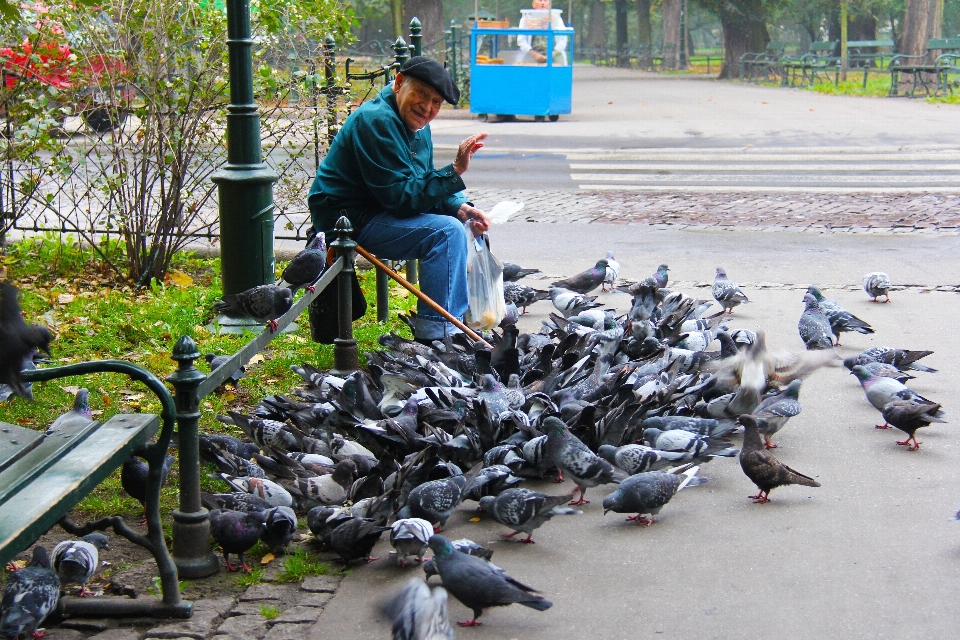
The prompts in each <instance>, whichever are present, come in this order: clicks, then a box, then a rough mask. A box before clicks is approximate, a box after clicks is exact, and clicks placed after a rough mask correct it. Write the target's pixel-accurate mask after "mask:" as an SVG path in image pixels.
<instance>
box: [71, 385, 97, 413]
mask: <svg viewBox="0 0 960 640" xmlns="http://www.w3.org/2000/svg"><path fill="white" fill-rule="evenodd" d="M73 410H74V411H76V412H77V413H82V414H83V415H85V416H87V417H92V416H93V413H92V412H91V411H90V392H89V391H87V390H86V389H80V390H79V391H77V395H76V397H75V398H74V399H73Z"/></svg>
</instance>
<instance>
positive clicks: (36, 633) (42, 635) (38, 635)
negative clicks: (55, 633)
mask: <svg viewBox="0 0 960 640" xmlns="http://www.w3.org/2000/svg"><path fill="white" fill-rule="evenodd" d="M46 637H47V632H46V631H34V632H33V640H37V638H46Z"/></svg>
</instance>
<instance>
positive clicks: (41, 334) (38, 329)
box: [31, 324, 53, 356]
mask: <svg viewBox="0 0 960 640" xmlns="http://www.w3.org/2000/svg"><path fill="white" fill-rule="evenodd" d="M31 328H32V329H33V344H34V345H35V346H36V348H37V349H39V350H40V351H43V352H44V353H45V354H47V355H48V356H49V355H51V354H50V341H51V340H53V336H51V335H50V330H49V329H47V328H46V327H45V326H43V325H42V324H35V325H32V326H31Z"/></svg>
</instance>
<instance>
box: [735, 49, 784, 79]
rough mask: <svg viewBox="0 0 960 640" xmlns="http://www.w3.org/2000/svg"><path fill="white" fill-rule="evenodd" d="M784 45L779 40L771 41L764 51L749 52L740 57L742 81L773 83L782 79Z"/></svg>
mask: <svg viewBox="0 0 960 640" xmlns="http://www.w3.org/2000/svg"><path fill="white" fill-rule="evenodd" d="M783 50H784V44H783V43H782V42H780V41H778V40H771V41H770V42H769V44H767V48H766V50H764V51H748V52H747V53H745V54H743V55H742V56H740V79H741V80H748V81H751V82H760V81H761V80H762V81H763V82H772V81H773V80H774V79H775V78H780V77H782V75H783V71H782V69H781V68H780V58H781V57H782V56H783Z"/></svg>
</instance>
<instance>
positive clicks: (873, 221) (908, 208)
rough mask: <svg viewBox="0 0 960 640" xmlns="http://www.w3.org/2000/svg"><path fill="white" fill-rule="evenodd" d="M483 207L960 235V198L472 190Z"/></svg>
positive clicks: (577, 216) (546, 216)
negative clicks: (509, 203)
mask: <svg viewBox="0 0 960 640" xmlns="http://www.w3.org/2000/svg"><path fill="white" fill-rule="evenodd" d="M467 193H468V195H469V196H470V197H471V198H473V200H474V202H475V203H476V204H477V206H479V207H481V208H486V209H489V208H491V207H492V206H493V205H494V204H496V203H497V202H500V201H501V200H520V201H522V202H523V203H524V205H525V206H524V208H523V210H522V211H521V212H520V213H518V214H517V215H516V217H515V219H517V220H521V219H522V220H527V221H529V222H555V223H562V222H570V223H579V224H584V223H590V222H609V223H621V224H650V225H658V226H668V227H672V228H679V229H683V228H688V227H692V228H714V229H730V230H734V229H736V230H752V231H776V230H778V229H790V230H791V231H811V232H815V233H830V232H840V233H907V232H920V233H933V234H945V235H958V234H960V195H934V194H930V195H925V194H876V195H874V194H852V195H851V194H843V195H838V194H810V195H802V194H779V195H778V194H754V193H749V194H748V193H744V194H737V193H723V194H682V193H681V194H678V193H639V194H638V193H629V192H622V191H604V192H588V191H573V190H570V191H562V190H556V191H537V190H533V189H530V190H518V189H502V190H498V189H477V190H468V192H467Z"/></svg>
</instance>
